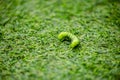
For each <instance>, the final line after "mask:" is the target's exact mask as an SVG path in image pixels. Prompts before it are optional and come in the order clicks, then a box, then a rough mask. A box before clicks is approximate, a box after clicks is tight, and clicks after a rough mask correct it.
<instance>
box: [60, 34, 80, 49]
mask: <svg viewBox="0 0 120 80" xmlns="http://www.w3.org/2000/svg"><path fill="white" fill-rule="evenodd" d="M66 37H68V38H69V39H71V44H70V47H71V48H75V47H76V46H78V44H79V39H78V38H77V37H76V36H75V35H73V34H71V33H69V32H61V33H60V34H59V35H58V39H60V40H62V41H63V40H64V39H65V38H66Z"/></svg>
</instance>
